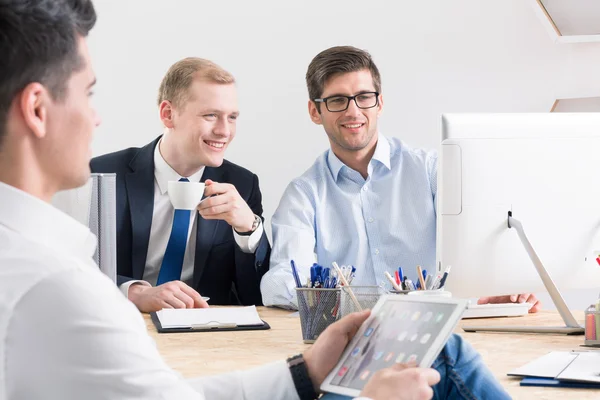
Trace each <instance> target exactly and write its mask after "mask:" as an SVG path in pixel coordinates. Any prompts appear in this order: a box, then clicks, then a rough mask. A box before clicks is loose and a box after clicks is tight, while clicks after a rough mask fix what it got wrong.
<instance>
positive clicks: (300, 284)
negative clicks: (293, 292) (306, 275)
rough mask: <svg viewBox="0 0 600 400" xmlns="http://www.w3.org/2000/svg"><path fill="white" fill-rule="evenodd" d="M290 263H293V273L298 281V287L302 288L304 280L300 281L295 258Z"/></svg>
mask: <svg viewBox="0 0 600 400" xmlns="http://www.w3.org/2000/svg"><path fill="white" fill-rule="evenodd" d="M290 264H292V275H293V276H294V280H295V281H296V287H299V288H301V287H302V282H300V276H299V275H298V270H297V269H296V263H295V262H294V260H291V261H290Z"/></svg>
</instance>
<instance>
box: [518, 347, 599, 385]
mask: <svg viewBox="0 0 600 400" xmlns="http://www.w3.org/2000/svg"><path fill="white" fill-rule="evenodd" d="M508 375H509V376H521V377H524V378H526V379H527V380H526V379H524V380H523V382H521V385H522V386H525V385H528V386H561V385H562V384H565V386H566V387H567V386H570V385H572V384H573V383H578V384H579V385H578V386H577V387H590V388H600V351H597V350H596V351H594V350H592V351H553V352H550V353H548V354H546V355H544V356H542V357H540V358H538V359H535V360H534V361H532V362H530V363H528V364H526V365H524V366H522V367H520V368H517V369H515V370H513V371H511V372H509V373H508ZM531 378H535V379H531ZM544 379H546V380H547V381H544ZM544 382H545V383H546V384H542V383H544ZM582 384H587V386H584V385H582Z"/></svg>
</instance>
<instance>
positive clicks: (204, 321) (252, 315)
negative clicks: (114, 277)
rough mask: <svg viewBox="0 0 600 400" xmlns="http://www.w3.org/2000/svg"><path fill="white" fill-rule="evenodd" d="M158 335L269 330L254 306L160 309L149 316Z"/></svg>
mask: <svg viewBox="0 0 600 400" xmlns="http://www.w3.org/2000/svg"><path fill="white" fill-rule="evenodd" d="M150 315H151V317H152V322H153V323H154V325H155V326H156V329H157V330H158V332H160V333H165V332H191V331H215V330H219V331H233V330H259V329H270V326H269V324H267V323H266V322H265V321H263V320H261V319H260V316H259V315H258V312H257V311H256V307H255V306H248V307H219V308H188V309H167V308H165V309H162V310H160V311H157V312H154V313H151V314H150Z"/></svg>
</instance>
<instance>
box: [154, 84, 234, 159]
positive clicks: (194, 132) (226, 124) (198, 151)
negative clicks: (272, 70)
mask: <svg viewBox="0 0 600 400" xmlns="http://www.w3.org/2000/svg"><path fill="white" fill-rule="evenodd" d="M161 108H162V107H161ZM171 113H172V116H171V118H172V119H171V120H172V126H171V127H170V128H171V129H170V133H169V135H170V140H173V142H174V144H175V147H176V148H177V154H178V155H179V157H181V158H182V160H178V162H182V163H184V164H186V166H189V167H191V166H209V167H219V166H220V165H221V164H222V163H223V157H224V155H225V150H226V149H227V147H228V146H229V143H231V141H232V140H233V138H234V137H235V132H236V119H237V117H238V115H239V111H238V99H237V90H236V87H235V84H233V83H228V84H221V83H214V82H210V81H207V80H203V79H195V80H194V81H193V83H192V85H191V86H190V87H189V89H188V100H187V101H185V102H184V103H183V104H182V105H181V106H180V107H177V108H173V109H172V110H171Z"/></svg>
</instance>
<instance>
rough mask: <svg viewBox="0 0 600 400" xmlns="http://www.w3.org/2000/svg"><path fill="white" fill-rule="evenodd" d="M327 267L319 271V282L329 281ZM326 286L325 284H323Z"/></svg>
mask: <svg viewBox="0 0 600 400" xmlns="http://www.w3.org/2000/svg"><path fill="white" fill-rule="evenodd" d="M329 281H330V279H329V268H323V271H322V272H321V282H329ZM325 287H327V286H325Z"/></svg>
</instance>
